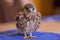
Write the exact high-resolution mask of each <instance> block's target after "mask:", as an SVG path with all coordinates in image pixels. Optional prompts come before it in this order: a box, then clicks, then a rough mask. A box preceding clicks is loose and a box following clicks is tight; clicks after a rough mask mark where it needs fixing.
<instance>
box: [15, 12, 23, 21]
mask: <svg viewBox="0 0 60 40" xmlns="http://www.w3.org/2000/svg"><path fill="white" fill-rule="evenodd" d="M23 17H24V15H23V12H19V13H17V14H16V21H18V20H20V19H21V18H23Z"/></svg>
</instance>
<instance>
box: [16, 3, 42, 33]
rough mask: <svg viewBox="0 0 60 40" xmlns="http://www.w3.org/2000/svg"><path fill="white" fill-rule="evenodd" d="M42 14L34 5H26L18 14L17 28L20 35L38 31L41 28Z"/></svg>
mask: <svg viewBox="0 0 60 40" xmlns="http://www.w3.org/2000/svg"><path fill="white" fill-rule="evenodd" d="M40 20H41V14H40V13H39V12H38V11H37V9H36V8H35V7H34V6H33V5H32V4H26V5H24V7H23V8H22V10H20V11H19V12H18V13H17V16H16V21H17V23H16V26H17V29H18V30H19V32H20V33H24V32H32V31H36V30H37V28H38V27H40Z"/></svg>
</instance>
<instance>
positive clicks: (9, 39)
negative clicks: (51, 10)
mask: <svg viewBox="0 0 60 40" xmlns="http://www.w3.org/2000/svg"><path fill="white" fill-rule="evenodd" d="M32 33H33V35H34V36H36V38H29V39H24V37H23V36H24V35H23V34H18V31H17V30H10V31H6V32H0V40H60V34H55V33H47V32H32ZM28 34H29V33H28Z"/></svg>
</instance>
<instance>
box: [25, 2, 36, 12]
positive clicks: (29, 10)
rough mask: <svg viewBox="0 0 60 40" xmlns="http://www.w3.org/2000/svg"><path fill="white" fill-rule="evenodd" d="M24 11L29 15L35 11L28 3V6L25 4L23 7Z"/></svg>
mask: <svg viewBox="0 0 60 40" xmlns="http://www.w3.org/2000/svg"><path fill="white" fill-rule="evenodd" d="M24 9H25V11H27V12H29V13H31V12H35V11H36V8H35V7H34V5H32V4H30V3H28V4H25V5H24Z"/></svg>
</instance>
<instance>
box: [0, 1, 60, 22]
mask: <svg viewBox="0 0 60 40" xmlns="http://www.w3.org/2000/svg"><path fill="white" fill-rule="evenodd" d="M33 3H34V4H35V5H36V7H37V9H38V10H39V12H40V13H41V14H42V16H49V15H55V14H58V15H60V0H33ZM20 8H21V1H19V0H0V23H3V22H13V21H14V20H15V19H14V17H15V15H16V13H17V11H18V10H19V9H20Z"/></svg>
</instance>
